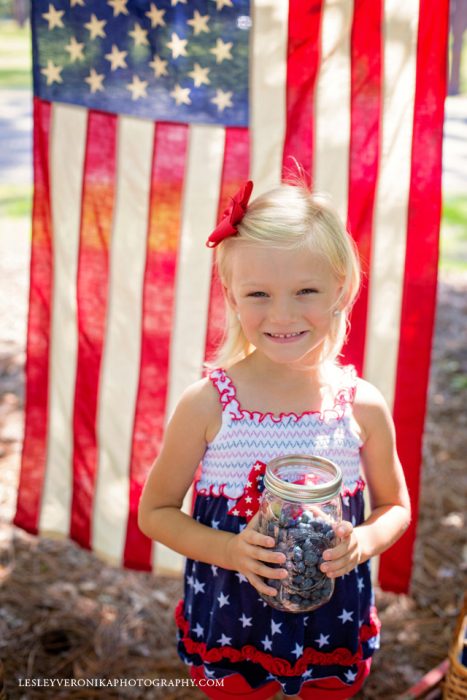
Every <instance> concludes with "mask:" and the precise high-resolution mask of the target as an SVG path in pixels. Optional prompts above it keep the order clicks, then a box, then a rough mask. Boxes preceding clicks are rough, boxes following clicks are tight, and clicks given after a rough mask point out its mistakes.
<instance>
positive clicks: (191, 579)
mask: <svg viewBox="0 0 467 700" xmlns="http://www.w3.org/2000/svg"><path fill="white" fill-rule="evenodd" d="M186 582H187V584H188V585H189V586H193V576H187V577H186Z"/></svg>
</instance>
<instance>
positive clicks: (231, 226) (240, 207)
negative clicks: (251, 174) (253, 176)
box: [206, 180, 253, 248]
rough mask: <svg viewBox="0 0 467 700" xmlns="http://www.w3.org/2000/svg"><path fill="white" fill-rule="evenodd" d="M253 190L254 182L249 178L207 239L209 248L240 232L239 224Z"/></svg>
mask: <svg viewBox="0 0 467 700" xmlns="http://www.w3.org/2000/svg"><path fill="white" fill-rule="evenodd" d="M252 190H253V183H252V181H251V180H248V181H247V182H246V183H245V184H244V185H243V187H241V188H240V189H239V191H238V192H237V194H235V195H234V196H233V197H232V204H230V205H229V206H228V207H227V209H226V210H225V212H224V213H223V214H222V219H221V220H220V221H219V223H218V224H217V226H216V228H215V229H214V231H213V232H212V233H211V235H210V236H209V238H208V240H207V241H206V245H207V247H208V248H215V247H216V245H219V243H221V241H223V240H224V238H229V236H235V235H236V234H237V233H238V229H237V226H238V224H239V223H240V221H241V220H242V219H243V217H244V216H245V213H246V210H247V208H248V202H249V201H250V196H251V192H252Z"/></svg>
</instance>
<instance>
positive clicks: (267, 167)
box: [250, 0, 289, 196]
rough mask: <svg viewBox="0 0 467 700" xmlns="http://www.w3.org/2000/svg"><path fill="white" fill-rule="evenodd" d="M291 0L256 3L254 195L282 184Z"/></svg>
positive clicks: (252, 83) (252, 125)
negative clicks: (289, 0) (289, 1)
mask: <svg viewBox="0 0 467 700" xmlns="http://www.w3.org/2000/svg"><path fill="white" fill-rule="evenodd" d="M288 12H289V3H288V1H287V0H255V2H254V3H252V18H253V28H252V38H251V55H252V57H253V60H252V61H251V62H250V67H251V68H250V134H251V166H250V173H251V178H252V180H253V182H254V183H255V192H254V195H255V196H257V195H258V194H261V193H262V192H265V191H266V190H268V189H270V188H271V187H275V186H276V185H278V184H279V183H280V181H281V178H282V154H283V149H284V140H285V130H286V121H287V108H286V83H287V39H288V37H287V33H288V32H287V30H288Z"/></svg>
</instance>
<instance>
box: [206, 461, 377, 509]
mask: <svg viewBox="0 0 467 700" xmlns="http://www.w3.org/2000/svg"><path fill="white" fill-rule="evenodd" d="M256 464H261V462H256V463H255V466H256ZM226 487H227V484H221V485H220V486H219V487H218V488H216V485H215V484H211V485H210V487H209V488H208V489H198V490H197V491H196V493H197V494H199V495H200V496H212V497H214V498H220V497H221V496H223V497H224V498H227V499H231V498H232V496H229V495H227V494H226V493H224V490H225V489H226ZM365 487H366V483H365V481H364V480H363V479H359V480H358V481H357V483H356V485H355V488H354V489H353V490H352V491H351V490H350V489H348V488H346V489H344V490H343V491H342V492H341V497H342V498H345V497H347V496H356V495H357V493H358V492H359V491H364V490H365ZM245 495H246V496H248V495H250V494H249V493H246V489H245V490H244V491H243V494H242V495H241V496H239V497H238V499H232V500H237V503H238V502H239V501H240V500H241V499H242V498H243V497H244V496H245ZM235 508H236V506H233V508H231V509H230V510H229V512H228V515H235V513H233V511H234V510H235ZM239 515H241V513H240V514H239Z"/></svg>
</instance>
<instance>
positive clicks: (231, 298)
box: [223, 285, 238, 313]
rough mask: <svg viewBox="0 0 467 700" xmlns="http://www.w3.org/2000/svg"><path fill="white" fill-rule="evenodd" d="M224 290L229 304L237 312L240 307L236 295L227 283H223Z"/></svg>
mask: <svg viewBox="0 0 467 700" xmlns="http://www.w3.org/2000/svg"><path fill="white" fill-rule="evenodd" d="M223 290H224V296H225V298H226V299H227V303H228V305H229V306H230V308H231V309H232V310H233V311H234V312H235V313H237V311H238V308H237V302H236V301H235V297H234V295H233V294H232V292H231V291H230V289H229V288H228V287H226V286H225V285H223Z"/></svg>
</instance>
